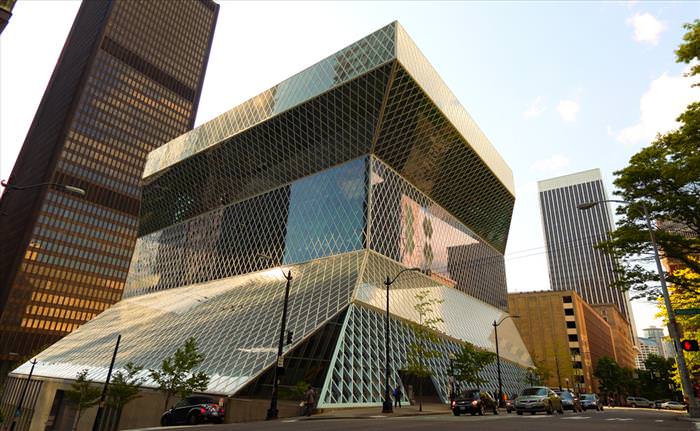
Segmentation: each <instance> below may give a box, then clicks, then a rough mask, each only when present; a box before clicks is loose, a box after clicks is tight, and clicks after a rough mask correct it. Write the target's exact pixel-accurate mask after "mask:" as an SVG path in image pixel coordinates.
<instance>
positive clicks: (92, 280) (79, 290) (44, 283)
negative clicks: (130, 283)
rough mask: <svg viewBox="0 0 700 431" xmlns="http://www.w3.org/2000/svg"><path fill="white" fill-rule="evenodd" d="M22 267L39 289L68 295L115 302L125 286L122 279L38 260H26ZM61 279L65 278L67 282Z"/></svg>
mask: <svg viewBox="0 0 700 431" xmlns="http://www.w3.org/2000/svg"><path fill="white" fill-rule="evenodd" d="M20 269H21V271H22V272H23V273H24V274H25V275H30V277H29V278H30V279H31V283H32V285H33V286H34V287H35V288H36V289H37V290H41V289H45V290H53V291H56V292H60V293H62V294H66V295H71V296H84V297H86V298H94V299H102V300H103V301H107V302H111V303H113V302H116V301H118V300H119V298H120V297H121V292H122V289H123V288H124V282H122V281H117V280H109V279H106V278H102V277H97V276H94V275H92V274H87V273H80V272H74V271H69V270H65V269H60V268H56V267H50V266H46V265H41V264H39V263H37V262H26V261H25V262H23V263H22V266H21V268H20ZM60 280H65V281H66V283H62V282H60Z"/></svg>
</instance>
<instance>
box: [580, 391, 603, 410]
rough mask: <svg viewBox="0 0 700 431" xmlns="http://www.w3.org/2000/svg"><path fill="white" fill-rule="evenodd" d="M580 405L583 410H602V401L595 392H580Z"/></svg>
mask: <svg viewBox="0 0 700 431" xmlns="http://www.w3.org/2000/svg"><path fill="white" fill-rule="evenodd" d="M581 407H583V409H584V410H589V409H591V410H598V411H601V412H602V411H603V403H602V402H601V401H600V400H599V399H598V396H597V395H596V394H581Z"/></svg>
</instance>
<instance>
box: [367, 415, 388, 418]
mask: <svg viewBox="0 0 700 431" xmlns="http://www.w3.org/2000/svg"><path fill="white" fill-rule="evenodd" d="M370 417H371V418H385V417H386V416H382V415H374V416H370Z"/></svg>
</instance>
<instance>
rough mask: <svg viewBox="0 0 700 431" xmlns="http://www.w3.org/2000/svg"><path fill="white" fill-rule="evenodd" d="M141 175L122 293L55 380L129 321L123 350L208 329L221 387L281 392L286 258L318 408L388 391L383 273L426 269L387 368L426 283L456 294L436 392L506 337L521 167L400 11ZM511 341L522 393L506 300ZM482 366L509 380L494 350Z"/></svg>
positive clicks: (167, 343) (399, 325) (394, 290)
mask: <svg viewBox="0 0 700 431" xmlns="http://www.w3.org/2000/svg"><path fill="white" fill-rule="evenodd" d="M143 180H144V191H143V203H142V208H141V222H140V227H139V230H140V232H139V239H138V241H137V244H136V249H135V253H134V256H133V258H132V262H131V267H130V270H129V276H128V279H127V283H126V288H125V291H124V298H123V299H122V301H121V302H119V303H118V304H116V305H115V306H113V307H111V308H110V309H108V310H106V311H105V312H103V313H102V314H101V315H100V316H98V317H97V318H95V319H94V320H92V321H91V322H89V323H88V324H86V325H84V326H82V327H81V328H80V329H79V330H78V331H75V332H74V333H72V334H70V335H69V336H67V337H65V338H64V339H63V340H61V341H60V342H58V343H56V344H54V345H53V346H51V347H50V348H49V349H47V350H46V351H44V352H42V353H41V354H40V355H39V356H38V359H39V363H38V364H37V366H36V369H35V371H34V373H35V375H37V376H39V378H40V379H41V378H44V377H51V378H57V379H67V380H68V379H72V378H74V377H75V373H76V372H77V371H79V370H80V369H83V368H86V367H88V369H89V372H90V376H91V377H92V378H93V379H97V380H100V379H104V378H105V376H106V372H107V367H108V365H109V359H110V355H111V346H112V344H113V342H114V340H115V339H116V335H117V334H121V335H122V341H121V343H122V344H121V346H120V351H119V355H118V356H117V364H116V365H117V367H120V366H123V365H124V364H125V363H127V362H129V361H131V362H134V363H137V364H140V365H143V366H145V367H146V368H156V367H158V366H159V365H160V363H161V361H162V359H163V358H164V357H166V356H168V355H171V354H172V353H173V352H174V351H175V349H177V348H178V346H180V345H181V344H182V343H183V342H184V340H185V339H187V338H188V337H195V339H196V340H197V343H198V346H199V348H200V350H201V351H202V352H203V353H204V355H205V361H204V363H203V364H202V366H201V369H202V370H204V371H205V372H206V373H207V374H209V375H210V377H211V381H210V384H209V387H208V388H207V391H206V392H207V393H210V394H219V395H250V396H268V395H269V393H270V385H271V381H272V369H273V367H274V366H275V364H276V351H277V340H278V337H279V328H280V319H281V314H282V307H283V297H284V285H285V279H284V277H283V276H282V271H291V273H292V276H293V279H292V281H291V293H290V299H289V313H288V323H287V329H288V330H290V331H291V332H292V336H291V343H290V344H287V345H286V346H285V354H284V357H285V359H284V362H285V364H284V365H285V369H286V370H285V371H286V372H285V374H284V376H283V377H282V384H283V385H290V386H293V385H294V384H296V383H297V382H299V381H306V382H309V383H311V384H313V385H314V386H316V387H318V388H320V394H319V406H321V407H324V406H325V407H329V406H359V405H377V404H380V403H381V399H382V394H383V391H382V388H383V387H384V384H383V379H384V377H383V376H384V367H385V363H386V361H387V358H386V357H385V353H384V352H385V350H384V347H385V340H384V328H385V327H384V319H385V314H384V313H385V292H386V291H385V286H384V280H385V279H386V278H387V277H393V276H394V275H395V274H397V273H398V272H399V271H401V270H402V269H404V268H408V267H418V268H420V269H422V270H423V272H420V273H419V272H407V273H404V274H402V275H401V277H399V278H398V279H397V281H396V282H395V283H394V284H393V285H392V286H391V299H390V302H391V305H390V313H391V321H390V329H391V330H390V334H391V339H390V348H391V349H390V350H391V353H390V358H389V359H388V360H389V361H390V363H391V370H392V373H391V384H392V385H408V384H409V383H410V382H411V376H410V375H407V373H405V371H404V369H405V367H406V356H407V354H406V352H407V349H408V347H409V346H410V344H411V343H412V342H414V341H415V340H416V332H415V329H414V325H413V323H414V322H417V321H418V320H419V316H418V314H417V311H416V309H415V305H416V303H417V299H416V295H417V294H418V293H419V292H422V291H425V290H427V291H428V292H429V295H430V297H432V298H434V299H439V300H441V301H442V302H441V303H439V304H437V305H436V306H435V308H434V310H433V313H434V315H435V317H440V318H441V319H442V322H440V323H439V324H438V326H437V328H436V330H437V341H433V342H431V343H433V348H434V349H436V350H438V351H439V352H441V354H440V355H439V356H438V357H436V358H431V359H429V360H428V366H429V367H430V369H431V370H432V372H433V376H432V378H431V383H432V388H433V389H432V392H431V393H432V394H433V396H434V397H435V399H437V400H439V401H442V402H447V400H448V371H449V366H448V363H449V359H448V357H449V354H450V353H454V352H457V351H458V349H460V346H461V345H462V343H464V342H470V343H473V344H475V345H476V346H478V347H480V348H482V349H486V350H489V351H495V339H494V333H493V327H492V325H491V323H492V322H493V321H494V320H498V319H501V318H503V317H505V316H506V315H507V314H506V312H505V311H504V310H505V309H506V307H507V303H506V302H505V301H506V293H505V292H506V286H505V277H504V273H503V251H504V249H505V246H506V240H507V233H508V228H509V224H510V217H511V213H512V208H513V203H514V194H513V180H512V175H511V172H510V169H509V168H508V166H507V165H506V164H505V162H504V161H503V159H502V158H501V157H500V156H499V155H498V153H497V152H496V150H495V149H494V148H493V146H492V145H491V144H490V143H489V141H488V140H487V138H486V137H485V136H484V134H483V133H482V132H481V131H480V130H479V128H478V127H477V125H476V124H475V123H474V121H473V120H472V119H471V118H470V117H469V115H468V114H467V112H466V111H465V110H464V108H462V106H461V105H460V104H459V103H458V102H457V101H456V98H455V96H454V94H452V93H451V92H450V90H449V89H448V88H447V87H446V85H445V84H444V83H443V81H442V80H441V79H440V77H439V76H438V75H437V73H436V72H435V70H434V69H433V68H432V66H431V65H430V64H429V63H428V62H427V60H426V59H425V58H424V57H423V55H422V54H421V53H420V51H419V50H418V49H417V48H416V46H415V45H414V43H413V42H412V41H411V40H410V38H409V37H408V35H407V34H406V33H405V31H404V30H403V29H402V27H401V26H400V25H399V24H398V23H392V24H390V25H388V26H386V27H384V28H382V29H380V30H378V31H376V32H375V33H373V34H371V35H369V36H367V37H365V38H364V39H362V40H360V41H358V42H356V43H354V44H352V45H350V46H348V47H346V48H344V49H342V50H341V51H339V52H337V53H335V54H333V55H331V56H330V57H328V58H326V59H324V60H322V61H321V62H319V63H317V64H315V65H313V66H311V67H309V68H308V69H306V70H304V71H302V72H300V73H298V74H297V75H294V76H292V77H291V78H289V79H287V80H286V81H284V82H282V83H280V84H278V85H276V86H275V87H273V88H271V89H269V90H267V91H265V92H263V93H262V94H260V95H258V96H256V97H254V98H253V99H251V100H249V101H247V102H245V103H243V104H242V105H240V106H238V107H236V108H234V109H232V110H230V111H228V112H226V113H224V114H222V115H221V116H219V117H217V118H215V119H213V120H211V121H210V122H208V123H206V124H203V125H202V126H200V127H198V128H196V129H194V130H192V131H191V132H189V133H187V134H185V135H182V136H180V137H178V138H176V139H174V140H172V141H170V142H169V143H168V144H166V145H164V146H162V147H160V148H158V149H157V150H155V151H153V152H151V153H150V155H149V156H148V160H147V163H146V169H145V172H144V177H143ZM499 343H500V344H499V347H500V352H501V355H502V358H503V361H502V368H503V376H504V377H503V380H504V389H505V390H506V391H507V392H509V393H510V392H515V391H517V390H518V389H519V388H521V387H522V386H524V385H525V380H526V379H525V377H524V376H525V369H526V368H527V367H529V366H531V365H532V362H531V360H530V356H529V354H528V352H527V350H526V348H525V346H524V344H523V342H522V340H521V338H520V336H519V334H518V332H517V329H516V328H515V325H514V324H513V323H512V320H511V319H508V320H506V321H505V322H504V323H503V324H502V325H501V326H500V327H499ZM15 372H16V373H18V374H26V373H28V372H29V364H24V365H23V366H21V367H20V368H19V369H17V370H16V371H15ZM483 376H484V377H485V378H486V379H488V383H487V384H486V385H485V387H486V388H487V389H491V390H494V391H495V389H496V384H497V383H496V372H495V364H494V365H491V366H489V367H488V368H487V369H484V370H483ZM150 384H151V382H147V383H146V385H147V386H148V385H150ZM403 393H404V394H407V391H406V388H404V392H403Z"/></svg>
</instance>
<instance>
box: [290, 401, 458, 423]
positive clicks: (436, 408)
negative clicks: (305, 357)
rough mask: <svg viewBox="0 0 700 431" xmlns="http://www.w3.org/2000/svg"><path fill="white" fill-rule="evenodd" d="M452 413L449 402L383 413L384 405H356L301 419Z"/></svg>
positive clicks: (375, 417) (407, 407) (373, 417)
mask: <svg viewBox="0 0 700 431" xmlns="http://www.w3.org/2000/svg"><path fill="white" fill-rule="evenodd" d="M446 414H452V411H451V410H450V407H449V406H448V405H447V404H423V411H422V412H419V411H418V405H413V406H403V407H401V408H399V407H395V408H394V413H382V406H376V407H359V408H358V407H354V408H347V409H325V410H324V411H323V412H322V413H317V414H315V415H313V416H309V417H301V418H299V420H330V419H377V418H383V417H387V418H388V417H403V416H428V415H446Z"/></svg>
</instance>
